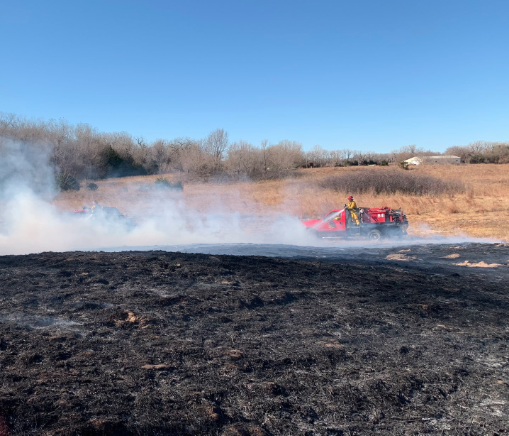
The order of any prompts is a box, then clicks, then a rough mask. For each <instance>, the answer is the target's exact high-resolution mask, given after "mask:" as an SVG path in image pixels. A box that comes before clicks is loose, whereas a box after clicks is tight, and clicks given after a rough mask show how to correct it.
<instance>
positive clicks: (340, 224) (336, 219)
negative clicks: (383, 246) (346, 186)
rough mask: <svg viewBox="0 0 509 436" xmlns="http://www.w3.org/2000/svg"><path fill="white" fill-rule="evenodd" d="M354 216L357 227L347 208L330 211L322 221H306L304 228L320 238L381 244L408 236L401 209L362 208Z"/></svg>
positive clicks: (405, 218)
mask: <svg viewBox="0 0 509 436" xmlns="http://www.w3.org/2000/svg"><path fill="white" fill-rule="evenodd" d="M345 206H346V205H345ZM355 212H356V215H357V217H358V224H357V222H356V220H354V219H352V216H351V211H350V210H349V209H347V208H346V207H345V208H344V209H335V210H332V211H330V212H329V213H328V214H327V215H325V217H324V218H322V219H321V220H308V221H303V222H302V224H304V225H305V226H306V228H307V229H308V230H309V231H310V232H313V233H314V234H315V235H316V236H317V237H319V238H345V237H364V238H368V239H370V240H372V241H379V240H380V239H382V238H391V237H401V236H403V235H406V230H407V228H408V220H407V217H406V215H405V214H404V213H403V212H402V211H401V209H391V208H389V207H378V208H367V207H361V208H358V209H356V210H355Z"/></svg>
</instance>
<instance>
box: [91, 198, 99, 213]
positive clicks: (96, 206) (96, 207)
mask: <svg viewBox="0 0 509 436" xmlns="http://www.w3.org/2000/svg"><path fill="white" fill-rule="evenodd" d="M101 209H102V206H101V205H99V203H98V202H97V201H96V200H94V201H93V202H92V207H91V208H90V211H91V213H96V212H98V211H99V210H101Z"/></svg>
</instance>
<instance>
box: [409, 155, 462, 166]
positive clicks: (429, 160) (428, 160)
mask: <svg viewBox="0 0 509 436" xmlns="http://www.w3.org/2000/svg"><path fill="white" fill-rule="evenodd" d="M404 162H405V163H406V164H408V165H421V164H427V165H458V164H460V163H461V158H460V157H459V156H422V157H417V156H415V157H411V158H410V159H407V160H405V161H404Z"/></svg>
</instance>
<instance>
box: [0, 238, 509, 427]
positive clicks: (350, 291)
mask: <svg viewBox="0 0 509 436" xmlns="http://www.w3.org/2000/svg"><path fill="white" fill-rule="evenodd" d="M410 250H411V251H409V252H408V253H411V254H412V255H415V256H417V255H418V257H419V259H421V258H424V259H430V261H431V260H433V259H435V260H436V262H441V263H438V264H437V265H438V266H437V265H435V264H433V265H431V266H430V267H429V268H425V267H424V266H421V262H419V263H417V262H413V263H412V262H408V263H404V262H403V263H402V262H399V261H396V262H395V261H392V260H385V259H386V258H387V257H388V256H389V255H390V254H391V253H390V251H389V250H388V249H373V250H366V251H363V252H362V253H361V254H362V256H364V257H365V258H366V260H361V259H360V258H355V255H352V253H347V254H345V255H344V256H345V257H344V258H341V259H340V260H334V259H325V260H323V261H317V260H316V259H315V260H283V259H278V258H264V257H239V256H222V255H214V256H212V257H211V256H210V255H199V254H184V253H167V252H143V253H142V252H125V253H71V254H69V253H66V254H58V253H43V254H37V255H29V256H5V257H0V430H2V431H3V432H4V433H6V432H8V434H9V435H11V436H14V435H40V434H45V435H106V434H108V435H111V434H113V435H115V434H116V435H120V434H122V435H141V434H143V435H145V434H154V435H156V434H157V435H177V434H178V435H201V434H207V435H218V436H219V435H264V436H268V435H290V434H291V435H294V434H295V435H297V434H299V435H310V436H311V435H318V434H320V435H349V434H358V435H360V434H362V435H369V434H384V435H393V434H437V433H438V434H442V433H451V434H495V433H502V434H503V432H504V431H505V430H506V428H507V415H508V414H509V405H508V399H509V373H508V367H509V360H508V357H507V356H508V343H509V331H508V329H507V322H506V320H507V311H508V310H509V299H508V295H509V285H508V281H507V280H505V279H502V278H501V277H505V276H501V275H500V274H503V271H504V269H503V268H498V269H494V270H493V272H489V273H488V270H486V271H477V270H476V269H475V268H474V269H466V268H463V267H457V266H453V265H450V262H448V261H446V260H444V259H442V258H443V256H444V255H446V254H447V252H449V253H450V248H448V247H442V248H440V247H412V248H411V249H410ZM447 250H449V251H447ZM507 250H508V248H505V247H496V250H494V249H492V247H486V246H471V247H467V248H465V250H464V251H465V253H468V256H469V257H470V258H471V259H472V258H474V257H473V256H474V255H476V256H479V257H481V256H491V259H494V257H493V256H503V257H504V259H507V257H508V251H507ZM394 251H396V252H397V249H396V250H393V253H394ZM486 253H487V254H486ZM361 254H359V256H361ZM399 254H401V253H399ZM487 259H488V257H486V260H487ZM84 273H86V274H84Z"/></svg>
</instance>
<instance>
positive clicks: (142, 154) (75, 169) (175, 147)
mask: <svg viewBox="0 0 509 436" xmlns="http://www.w3.org/2000/svg"><path fill="white" fill-rule="evenodd" d="M0 137H4V138H11V139H14V140H18V141H22V142H26V143H30V144H33V145H34V146H37V145H40V146H41V147H42V146H44V147H47V146H48V145H49V146H50V148H51V162H52V163H53V165H54V166H55V167H56V168H57V169H58V170H59V172H60V174H62V175H64V176H65V177H71V178H74V179H76V180H84V179H92V180H93V179H102V178H107V177H121V176H132V175H147V174H165V173H172V172H180V173H181V174H182V175H186V176H187V177H200V178H209V177H227V178H243V177H249V178H253V179H263V178H277V177H282V176H285V175H287V174H290V173H291V172H292V170H294V169H296V168H299V167H323V166H350V165H388V164H389V163H391V162H400V161H402V160H404V159H407V158H409V157H413V156H416V155H417V156H425V155H439V154H441V153H438V152H432V151H429V150H423V149H420V148H418V147H416V146H415V145H409V146H405V147H402V148H400V149H398V150H394V151H392V152H391V153H375V152H365V151H356V150H350V149H340V150H325V149H323V148H322V147H320V146H318V145H317V146H315V147H314V148H313V149H311V150H310V151H307V152H305V151H304V150H303V147H302V144H300V143H299V142H296V141H289V140H283V141H279V142H278V143H276V144H271V143H269V141H268V140H264V141H262V142H261V144H260V145H259V146H255V145H253V144H251V143H249V142H248V141H243V140H240V141H235V142H230V141H229V137H228V132H226V131H225V130H224V129H217V130H215V131H213V132H211V133H210V134H209V135H208V136H207V137H206V138H202V139H191V138H187V137H186V138H175V139H170V140H166V139H159V140H156V141H154V142H151V143H148V142H147V141H145V140H144V139H143V138H141V137H133V136H131V135H130V134H128V133H125V132H120V133H104V132H99V131H98V130H96V129H94V128H93V127H91V126H90V125H88V124H77V125H72V124H69V123H68V122H66V121H64V120H59V121H55V120H50V121H41V120H28V119H26V118H23V117H20V116H17V115H14V114H0ZM445 154H455V155H458V156H460V157H461V159H462V161H463V162H466V163H479V162H495V163H503V162H509V144H508V143H489V142H483V141H478V142H475V143H472V144H470V145H468V146H455V147H451V148H449V149H448V150H447V151H446V152H445Z"/></svg>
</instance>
